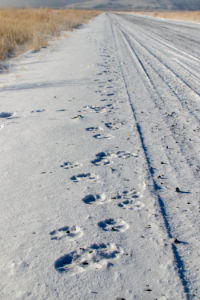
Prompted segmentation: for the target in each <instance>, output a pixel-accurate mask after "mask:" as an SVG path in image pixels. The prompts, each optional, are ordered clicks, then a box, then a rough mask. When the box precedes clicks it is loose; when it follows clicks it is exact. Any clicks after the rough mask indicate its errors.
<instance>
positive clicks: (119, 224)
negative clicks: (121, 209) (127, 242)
mask: <svg viewBox="0 0 200 300" xmlns="http://www.w3.org/2000/svg"><path fill="white" fill-rule="evenodd" d="M98 226H99V227H100V228H101V229H103V230H104V231H112V232H124V231H126V230H127V229H128V228H129V225H128V224H127V223H126V222H125V221H123V220H121V219H116V220H114V219H107V220H104V221H101V222H99V223H98Z"/></svg>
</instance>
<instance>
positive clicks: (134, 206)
mask: <svg viewBox="0 0 200 300" xmlns="http://www.w3.org/2000/svg"><path fill="white" fill-rule="evenodd" d="M118 206H119V207H121V208H123V209H130V210H140V209H142V208H143V207H144V204H143V203H142V202H140V201H137V202H134V201H133V200H125V201H122V202H120V203H118Z"/></svg>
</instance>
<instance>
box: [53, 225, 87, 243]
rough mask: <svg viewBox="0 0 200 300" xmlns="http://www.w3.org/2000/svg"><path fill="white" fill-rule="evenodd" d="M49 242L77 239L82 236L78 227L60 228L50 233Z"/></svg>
mask: <svg viewBox="0 0 200 300" xmlns="http://www.w3.org/2000/svg"><path fill="white" fill-rule="evenodd" d="M50 235H51V240H62V239H64V238H66V237H68V238H79V237H81V236H82V235H83V232H82V230H81V229H80V227H77V226H72V227H69V226H65V227H62V228H59V229H57V230H54V231H51V232H50Z"/></svg>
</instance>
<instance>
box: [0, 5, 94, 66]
mask: <svg viewBox="0 0 200 300" xmlns="http://www.w3.org/2000/svg"><path fill="white" fill-rule="evenodd" d="M98 14H100V12H99V11H87V10H75V9H72V10H67V9H63V10H53V9H50V8H39V9H35V8H26V9H15V8H6V9H0V60H5V59H6V58H8V57H10V56H12V55H16V54H18V53H19V52H22V51H26V50H27V49H34V50H39V47H41V46H47V45H48V37H49V36H59V34H60V32H61V31H63V30H69V31H71V30H72V29H73V28H75V27H77V26H78V25H79V24H83V23H86V22H87V21H88V20H89V19H91V18H94V17H96V16H97V15H98Z"/></svg>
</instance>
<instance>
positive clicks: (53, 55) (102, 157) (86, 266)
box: [0, 14, 200, 300]
mask: <svg viewBox="0 0 200 300" xmlns="http://www.w3.org/2000/svg"><path fill="white" fill-rule="evenodd" d="M199 29H200V26H199V25H197V24H192V23H183V22H175V21H163V20H158V19H156V20H155V19H153V18H145V17H138V16H137V17H136V16H131V15H124V16H123V15H114V14H102V15H100V16H99V17H97V18H96V19H95V20H94V21H91V22H90V23H89V24H88V25H85V26H83V28H82V29H78V30H75V31H74V32H73V33H72V34H70V36H69V37H68V38H67V39H66V38H65V37H63V38H62V39H61V40H60V41H56V42H53V43H52V44H51V46H50V47H48V48H46V49H41V51H40V52H38V53H31V52H29V53H26V54H24V55H23V56H22V57H20V58H18V59H14V60H12V61H11V68H10V70H9V72H8V73H7V74H1V76H0V92H1V94H0V151H1V155H0V168H1V202H0V203H1V206H0V207H1V208H0V209H1V214H0V228H1V232H0V241H1V244H0V245H1V248H0V253H1V256H0V282H1V291H0V294H1V299H2V300H4V299H6V300H7V299H8V300H11V299H12V300H16V299H20V300H22V299H25V300H26V299H30V300H44V299H51V300H55V299H56V300H72V299H73V300H77V299H81V300H88V299H89V300H93V299H98V300H105V299H108V300H112V299H113V300H116V299H118V300H119V299H126V300H129V299H139V300H155V299H159V300H161V299H165V300H166V299H168V300H172V299H174V300H178V299H200V234H199V227H200V222H199V220H200V198H199V192H200V190H199V174H200V158H199V152H200V137H199V132H200V124H199V121H200V85H199V82H200V35H199Z"/></svg>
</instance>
